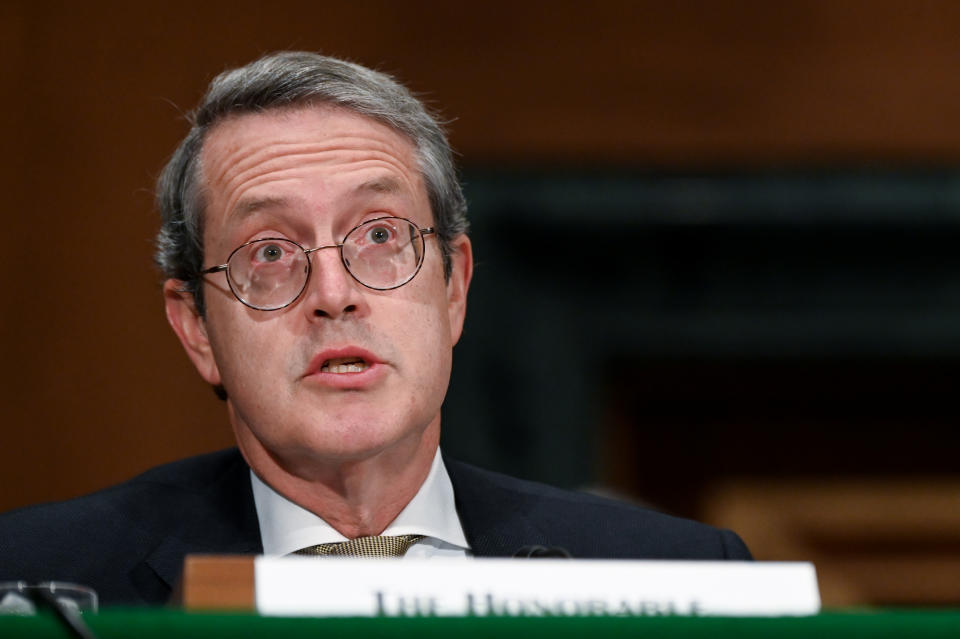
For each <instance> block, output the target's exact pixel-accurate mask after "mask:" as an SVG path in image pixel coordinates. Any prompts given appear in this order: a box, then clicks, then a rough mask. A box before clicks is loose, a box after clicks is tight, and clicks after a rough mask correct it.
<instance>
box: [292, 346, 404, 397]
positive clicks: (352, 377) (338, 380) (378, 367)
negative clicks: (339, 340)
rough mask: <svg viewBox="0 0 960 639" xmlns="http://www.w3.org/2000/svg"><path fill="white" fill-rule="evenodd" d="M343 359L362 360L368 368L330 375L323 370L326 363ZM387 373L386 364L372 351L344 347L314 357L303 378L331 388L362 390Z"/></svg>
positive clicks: (325, 351) (330, 349) (326, 350)
mask: <svg viewBox="0 0 960 639" xmlns="http://www.w3.org/2000/svg"><path fill="white" fill-rule="evenodd" d="M341 357H357V358H361V359H363V361H365V362H366V363H367V364H368V366H367V368H366V369H364V370H362V371H360V372H359V373H329V372H324V371H323V370H322V368H323V363H324V362H325V361H327V360H329V359H337V358H341ZM385 372H386V366H385V365H384V362H383V361H382V360H381V359H380V358H379V357H377V356H376V355H374V354H373V353H371V352H370V351H368V350H366V349H364V348H360V347H358V346H344V347H341V348H328V349H325V350H323V351H321V352H319V353H317V354H316V355H314V357H313V359H311V360H310V365H309V366H308V367H307V372H306V373H305V374H304V376H303V377H304V379H308V380H310V381H311V382H315V383H318V384H320V385H322V386H329V387H331V388H342V389H353V390H362V389H364V388H367V387H370V386H372V385H373V384H375V383H376V382H377V381H378V380H379V379H380V378H381V377H383V375H384V373H385Z"/></svg>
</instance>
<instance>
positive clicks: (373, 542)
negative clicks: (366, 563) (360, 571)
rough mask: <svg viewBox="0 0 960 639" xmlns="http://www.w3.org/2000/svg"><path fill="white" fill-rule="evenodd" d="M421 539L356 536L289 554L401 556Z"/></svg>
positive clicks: (419, 536) (420, 537) (415, 537)
mask: <svg viewBox="0 0 960 639" xmlns="http://www.w3.org/2000/svg"><path fill="white" fill-rule="evenodd" d="M421 539H423V535H397V536H396V537H381V536H377V537H357V538H356V539H351V540H350V541H341V542H337V543H334V544H317V545H316V546H308V547H306V548H301V549H300V550H297V551H294V552H292V553H290V554H292V555H310V556H313V557H403V555H405V554H406V552H407V551H408V550H410V546H412V545H414V544H415V543H417V542H418V541H420V540H421Z"/></svg>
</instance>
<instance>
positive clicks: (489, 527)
mask: <svg viewBox="0 0 960 639" xmlns="http://www.w3.org/2000/svg"><path fill="white" fill-rule="evenodd" d="M445 463H446V466H447V470H448V472H449V474H450V479H451V480H452V482H453V488H454V494H455V499H456V505H457V512H458V514H459V516H460V520H461V522H462V523H463V528H464V531H465V532H466V536H467V540H468V541H469V542H470V547H471V548H472V549H473V553H474V554H475V555H477V556H481V557H509V556H512V555H513V554H514V553H515V552H516V551H517V550H518V549H519V548H521V547H523V546H527V545H532V544H540V545H544V546H561V547H563V548H565V549H567V550H568V551H569V552H570V553H571V554H572V555H573V556H574V557H594V558H638V559H639V558H643V559H749V558H750V553H749V551H748V550H747V548H746V546H744V544H743V542H742V541H740V539H739V537H737V536H736V535H735V534H734V533H732V532H730V531H725V530H718V529H715V528H711V527H709V526H706V525H703V524H698V523H695V522H692V521H688V520H685V519H677V518H674V517H669V516H667V515H663V514H660V513H656V512H653V511H650V510H644V509H640V508H636V507H633V506H628V505H625V504H622V503H619V502H615V501H611V500H608V499H602V498H599V497H593V496H590V495H584V494H579V493H573V492H567V491H562V490H558V489H555V488H551V487H549V486H544V485H542V484H536V483H532V482H526V481H521V480H518V479H513V478H510V477H506V476H504V475H499V474H496V473H491V472H487V471H484V470H480V469H478V468H475V467H473V466H469V465H467V464H463V463H459V462H454V461H451V460H445ZM262 551H263V547H262V545H261V541H260V527H259V524H258V522H257V514H256V510H255V507H254V504H253V493H252V491H251V488H250V476H249V467H248V466H247V464H246V462H245V461H244V460H243V457H241V456H240V453H239V452H238V451H237V450H236V449H230V450H225V451H221V452H217V453H212V454H209V455H202V456H200V457H193V458H190V459H185V460H182V461H178V462H174V463H172V464H167V465H165V466H160V467H158V468H154V469H153V470H150V471H147V472H146V473H144V474H142V475H140V476H138V477H136V478H134V479H132V480H130V481H128V482H126V483H123V484H120V485H118V486H114V487H112V488H108V489H106V490H103V491H100V492H98V493H94V494H92V495H87V496H85V497H79V498H77V499H72V500H69V501H65V502H59V503H53V504H45V505H40V506H31V507H28V508H23V509H20V510H15V511H12V512H10V513H7V514H5V515H2V516H0V581H8V580H20V579H22V580H27V581H48V580H59V581H71V582H76V583H81V584H85V585H88V586H91V587H93V588H94V589H95V590H96V591H97V592H98V593H99V594H100V599H101V603H102V604H105V605H112V604H134V605H137V604H161V603H164V602H166V601H167V599H168V598H169V597H170V592H171V588H172V587H173V586H174V585H175V584H176V583H177V582H178V581H179V579H180V571H181V568H182V565H183V558H184V555H186V554H187V553H260V552H262Z"/></svg>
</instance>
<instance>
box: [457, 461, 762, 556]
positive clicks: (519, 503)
mask: <svg viewBox="0 0 960 639" xmlns="http://www.w3.org/2000/svg"><path fill="white" fill-rule="evenodd" d="M446 464H447V469H448V471H449V474H450V478H451V481H452V482H453V484H454V493H455V495H456V499H457V503H458V512H459V513H460V515H461V518H462V519H464V524H465V526H466V525H467V522H468V521H470V522H471V524H473V525H482V526H492V527H494V528H498V529H499V530H500V531H501V533H500V534H501V535H504V534H510V532H509V531H512V530H523V531H524V534H525V535H526V536H527V537H539V539H543V540H546V541H548V542H549V543H544V545H555V546H560V547H563V548H565V549H567V550H568V551H569V552H570V553H571V554H572V555H573V556H574V557H604V558H645V559H749V558H750V552H749V551H748V550H747V548H746V546H745V545H744V543H743V541H741V540H740V538H739V537H738V536H737V535H736V534H734V533H733V532H731V531H729V530H722V529H718V528H715V527H713V526H708V525H706V524H701V523H699V522H695V521H692V520H689V519H683V518H680V517H673V516H670V515H666V514H664V513H660V512H657V511H654V510H651V509H648V508H642V507H639V506H635V505H632V504H627V503H625V502H622V501H617V500H614V499H608V498H605V497H599V496H596V495H590V494H587V493H581V492H575V491H569V490H562V489H559V488H555V487H553V486H548V485H546V484H541V483H538V482H532V481H526V480H522V479H517V478H514V477H510V476H507V475H503V474H500V473H495V472H491V471H487V470H482V469H480V468H477V467H475V466H471V465H469V464H464V463H461V462H456V461H453V460H446ZM517 541H519V539H518V540H517ZM525 543H530V542H525ZM537 543H543V542H537ZM520 545H524V544H520Z"/></svg>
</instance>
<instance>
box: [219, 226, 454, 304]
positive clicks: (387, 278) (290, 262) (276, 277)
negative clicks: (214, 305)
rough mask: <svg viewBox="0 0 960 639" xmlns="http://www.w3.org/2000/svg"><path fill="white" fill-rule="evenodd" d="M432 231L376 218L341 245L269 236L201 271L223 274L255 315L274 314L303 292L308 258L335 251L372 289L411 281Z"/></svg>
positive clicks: (308, 264)
mask: <svg viewBox="0 0 960 639" xmlns="http://www.w3.org/2000/svg"><path fill="white" fill-rule="evenodd" d="M434 233H436V231H435V230H434V228H433V227H428V228H420V227H419V226H417V225H416V224H414V223H413V222H411V221H410V220H408V219H406V218H402V217H379V218H376V219H373V220H368V221H366V222H364V223H362V224H359V225H357V226H355V227H353V228H352V229H350V231H349V232H347V234H346V235H345V236H344V237H343V241H342V242H340V243H339V244H330V245H327V246H318V247H316V248H311V249H305V248H303V247H302V246H301V245H300V244H298V243H296V242H294V241H293V240H288V239H285V238H278V237H268V238H262V239H257V240H253V241H252V242H247V243H246V244H241V245H240V246H238V247H237V248H236V249H234V250H233V252H232V253H230V257H228V258H227V261H226V263H225V264H219V265H217V266H211V267H210V268H208V269H204V270H203V271H201V272H200V273H201V274H202V275H209V274H211V273H219V272H220V271H226V273H227V284H228V285H229V286H230V291H231V292H232V293H233V294H234V296H235V297H236V298H237V299H238V300H240V301H241V302H243V303H244V304H246V305H247V306H249V307H250V308H253V309H256V310H258V311H276V310H280V309H281V308H284V307H287V306H290V305H291V304H293V303H294V302H295V301H296V300H297V298H299V297H300V295H301V294H302V293H303V291H304V289H305V288H306V287H307V280H309V279H310V272H311V268H312V267H311V265H310V254H311V253H314V252H316V251H321V250H323V249H328V248H335V249H338V250H339V252H340V261H341V262H343V266H344V268H346V269H347V272H348V273H349V274H350V276H351V277H353V279H355V280H356V281H358V282H359V283H360V284H363V285H364V286H366V287H367V288H371V289H373V290H376V291H389V290H391V289H394V288H399V287H401V286H403V285H404V284H406V283H407V282H409V281H410V280H412V279H413V278H414V277H415V276H416V274H417V273H419V272H420V267H421V266H423V256H424V248H425V244H426V241H425V240H424V238H425V237H426V236H427V235H432V234H434Z"/></svg>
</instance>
